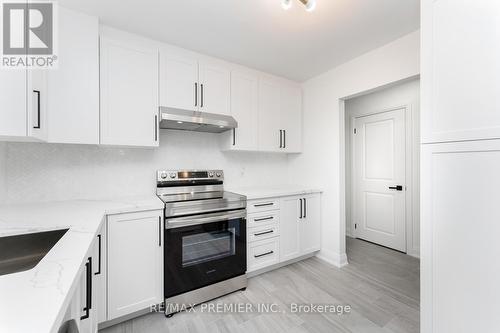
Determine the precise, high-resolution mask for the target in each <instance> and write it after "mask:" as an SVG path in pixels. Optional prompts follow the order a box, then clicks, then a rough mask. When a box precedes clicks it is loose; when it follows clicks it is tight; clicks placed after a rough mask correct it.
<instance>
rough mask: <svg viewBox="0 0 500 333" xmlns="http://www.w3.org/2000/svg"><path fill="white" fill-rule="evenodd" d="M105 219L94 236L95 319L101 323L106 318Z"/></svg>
mask: <svg viewBox="0 0 500 333" xmlns="http://www.w3.org/2000/svg"><path fill="white" fill-rule="evenodd" d="M106 235H107V233H106V221H104V222H103V224H102V227H101V229H100V230H99V232H98V233H97V236H96V245H95V247H96V248H97V255H96V258H95V259H94V262H93V263H94V279H95V284H94V285H95V294H96V299H97V300H96V310H97V321H98V322H99V323H102V322H104V321H106V320H107V308H106V272H107V269H106V267H107V260H106V257H107V256H106V247H107V246H106V244H107V242H106Z"/></svg>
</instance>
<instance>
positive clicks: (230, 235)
mask: <svg viewBox="0 0 500 333" xmlns="http://www.w3.org/2000/svg"><path fill="white" fill-rule="evenodd" d="M233 255H235V228H234V227H233V228H228V229H226V230H222V231H221V230H217V231H210V232H204V233H199V234H195V235H189V236H185V237H183V238H182V267H187V266H192V265H198V264H201V263H204V262H208V261H212V260H217V259H221V258H225V257H229V256H233Z"/></svg>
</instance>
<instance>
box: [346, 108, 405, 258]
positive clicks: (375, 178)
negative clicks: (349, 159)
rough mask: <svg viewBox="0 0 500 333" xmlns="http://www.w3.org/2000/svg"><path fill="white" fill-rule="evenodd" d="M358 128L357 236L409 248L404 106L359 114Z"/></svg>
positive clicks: (355, 203)
mask: <svg viewBox="0 0 500 333" xmlns="http://www.w3.org/2000/svg"><path fill="white" fill-rule="evenodd" d="M355 129H356V130H355V131H356V132H355V133H356V134H355V135H354V150H355V151H354V184H353V188H354V221H355V236H356V237H358V238H362V239H365V240H367V241H370V242H374V243H377V244H380V245H384V246H387V247H390V248H393V249H396V250H399V251H403V252H406V238H405V138H406V134H405V109H398V110H394V111H388V112H383V113H379V114H375V115H370V116H364V117H359V118H356V120H355ZM398 186H401V187H399V188H398Z"/></svg>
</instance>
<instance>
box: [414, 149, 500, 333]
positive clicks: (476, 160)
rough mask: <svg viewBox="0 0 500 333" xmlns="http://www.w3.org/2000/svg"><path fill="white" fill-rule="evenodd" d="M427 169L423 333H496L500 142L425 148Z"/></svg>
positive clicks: (499, 290)
mask: <svg viewBox="0 0 500 333" xmlns="http://www.w3.org/2000/svg"><path fill="white" fill-rule="evenodd" d="M422 163H423V164H422V179H423V182H422V203H423V205H422V208H423V209H422V220H423V222H424V223H422V235H423V237H422V250H423V252H422V257H421V260H422V311H423V312H422V320H423V321H422V332H434V333H445V332H496V331H497V330H498V327H499V326H500V318H499V316H498V309H499V308H500V298H499V297H498V295H499V294H500V284H499V283H498V281H499V279H500V267H499V265H498V264H497V263H498V258H499V256H500V245H499V243H498V234H500V224H499V223H498V221H499V220H500V209H499V205H498V188H500V173H499V172H498V169H499V166H500V140H494V141H486V142H480V141H476V142H464V143H449V144H435V145H424V147H423V150H422ZM471 304H481V306H480V307H475V306H471Z"/></svg>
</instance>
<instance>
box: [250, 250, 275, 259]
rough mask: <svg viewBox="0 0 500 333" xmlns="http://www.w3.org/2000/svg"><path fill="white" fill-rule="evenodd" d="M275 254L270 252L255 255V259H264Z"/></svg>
mask: <svg viewBox="0 0 500 333" xmlns="http://www.w3.org/2000/svg"><path fill="white" fill-rule="evenodd" d="M273 253H274V251H269V252H266V253H262V254H258V255H255V256H254V258H260V257H263V256H268V255H270V254H273Z"/></svg>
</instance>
